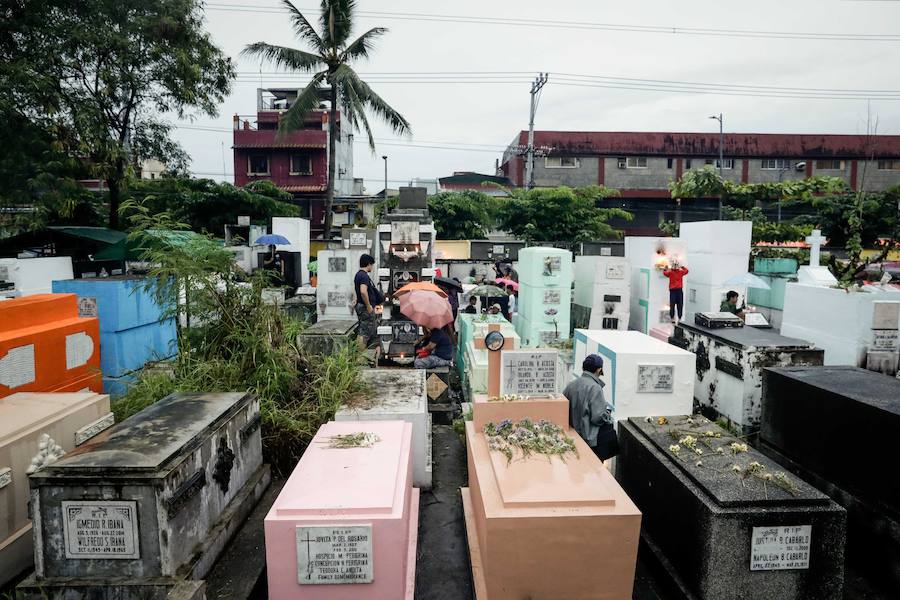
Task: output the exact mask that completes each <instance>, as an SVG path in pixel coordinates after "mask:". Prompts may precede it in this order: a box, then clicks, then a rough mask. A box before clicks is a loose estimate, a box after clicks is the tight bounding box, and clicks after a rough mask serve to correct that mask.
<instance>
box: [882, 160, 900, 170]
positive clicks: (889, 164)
mask: <svg viewBox="0 0 900 600" xmlns="http://www.w3.org/2000/svg"><path fill="white" fill-rule="evenodd" d="M878 170H879V171H900V160H898V159H896V158H895V159H893V160H879V161H878Z"/></svg>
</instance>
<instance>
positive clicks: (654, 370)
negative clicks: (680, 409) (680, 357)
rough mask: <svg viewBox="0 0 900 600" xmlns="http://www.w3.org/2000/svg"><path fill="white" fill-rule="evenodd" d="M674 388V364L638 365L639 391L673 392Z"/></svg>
mask: <svg viewBox="0 0 900 600" xmlns="http://www.w3.org/2000/svg"><path fill="white" fill-rule="evenodd" d="M674 389H675V366H674V365H638V388H637V391H638V392H642V393H658V394H671V393H672V391H673V390H674Z"/></svg>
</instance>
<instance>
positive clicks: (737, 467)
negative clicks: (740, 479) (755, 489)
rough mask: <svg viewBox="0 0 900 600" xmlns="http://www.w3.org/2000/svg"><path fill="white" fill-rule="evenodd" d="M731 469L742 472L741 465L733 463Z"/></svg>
mask: <svg viewBox="0 0 900 600" xmlns="http://www.w3.org/2000/svg"><path fill="white" fill-rule="evenodd" d="M731 470H732V471H734V472H735V473H740V472H741V466H740V465H731Z"/></svg>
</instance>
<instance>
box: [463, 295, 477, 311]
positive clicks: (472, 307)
mask: <svg viewBox="0 0 900 600" xmlns="http://www.w3.org/2000/svg"><path fill="white" fill-rule="evenodd" d="M463 312H464V313H466V314H467V315H477V314H478V298H476V297H475V296H469V305H468V306H466V308H465V309H463Z"/></svg>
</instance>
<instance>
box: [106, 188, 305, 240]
mask: <svg viewBox="0 0 900 600" xmlns="http://www.w3.org/2000/svg"><path fill="white" fill-rule="evenodd" d="M128 197H129V199H130V200H132V201H133V204H129V206H132V205H139V206H142V207H145V208H146V209H147V210H148V211H149V212H150V213H151V214H163V213H165V214H169V215H171V216H172V218H173V219H175V220H177V221H178V222H182V223H184V224H185V225H186V226H187V227H190V229H192V230H193V231H196V232H207V233H210V234H212V235H215V236H221V235H222V233H223V231H224V228H225V225H227V224H232V223H236V222H237V217H238V215H249V216H250V219H251V221H256V222H263V223H267V222H268V221H269V220H270V219H271V218H272V217H293V216H298V215H299V214H300V210H299V208H297V207H296V206H294V205H293V204H289V203H288V201H289V200H290V199H291V195H290V194H288V193H287V192H283V191H281V190H279V189H278V188H277V187H275V185H274V184H273V183H272V182H270V181H255V182H253V183H250V184H249V185H247V186H245V187H243V188H237V187H234V186H233V185H231V184H229V183H218V182H215V181H212V180H210V179H187V178H175V177H172V178H169V177H164V178H162V179H155V180H152V181H149V180H138V181H135V182H134V183H133V184H132V185H131V186H130V188H129V190H128ZM123 213H125V214H130V213H131V211H129V210H128V209H127V207H125V206H124V205H123ZM248 241H252V240H248Z"/></svg>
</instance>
